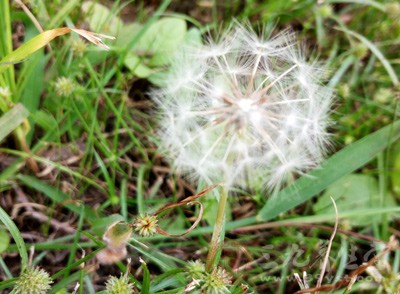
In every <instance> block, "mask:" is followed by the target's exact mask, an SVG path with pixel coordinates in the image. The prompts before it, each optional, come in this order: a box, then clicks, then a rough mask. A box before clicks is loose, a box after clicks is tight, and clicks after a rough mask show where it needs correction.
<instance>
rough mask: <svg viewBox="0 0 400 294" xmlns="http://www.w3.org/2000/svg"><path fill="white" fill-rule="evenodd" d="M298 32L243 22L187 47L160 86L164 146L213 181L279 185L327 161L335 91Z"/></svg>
mask: <svg viewBox="0 0 400 294" xmlns="http://www.w3.org/2000/svg"><path fill="white" fill-rule="evenodd" d="M323 74H324V70H323V69H322V68H321V65H320V64H318V63H316V62H313V63H308V62H307V61H306V58H305V56H304V54H303V50H302V47H301V46H299V45H298V44H297V43H296V40H295V35H294V34H293V33H292V32H290V31H284V32H282V33H280V34H278V35H276V36H274V37H271V36H270V35H269V34H264V35H263V36H259V35H257V34H256V33H254V32H253V31H251V30H248V29H247V28H245V27H243V26H238V27H237V28H233V29H230V30H229V31H228V32H227V33H225V34H224V35H223V36H222V37H221V38H220V39H219V40H218V41H212V40H209V41H208V42H207V44H206V45H203V46H201V47H200V48H199V47H190V46H188V47H186V48H183V49H182V50H181V52H180V53H179V55H178V56H176V58H175V59H174V60H173V61H172V65H171V68H170V70H169V72H168V73H167V74H166V77H165V79H164V82H165V85H164V87H163V88H161V89H158V90H154V91H153V93H152V97H153V99H154V101H155V102H156V104H157V106H158V108H159V113H160V116H161V119H160V130H159V134H160V137H161V140H160V142H161V149H162V150H164V151H166V153H167V154H169V156H170V158H171V160H172V162H173V164H174V165H175V166H176V168H177V169H178V170H179V171H181V172H183V173H184V174H188V175H189V176H191V177H192V178H195V179H201V180H203V181H205V182H206V183H208V184H214V183H216V182H224V183H225V185H227V187H228V188H229V187H233V186H237V187H250V188H252V187H257V186H258V185H262V186H264V187H265V186H267V187H268V188H270V189H272V188H279V187H280V186H281V185H282V184H283V183H285V182H287V181H288V180H290V179H292V178H293V176H294V175H296V174H302V173H303V172H304V171H305V170H307V169H310V168H312V167H315V166H316V165H318V163H320V161H321V160H322V158H323V157H324V155H325V152H326V146H327V145H328V143H329V134H328V133H327V131H326V129H327V127H328V126H329V124H330V121H329V117H328V115H329V110H330V107H331V103H332V97H333V95H332V91H331V90H330V89H329V88H327V87H325V86H323V85H322V84H321V81H320V79H321V77H322V76H323Z"/></svg>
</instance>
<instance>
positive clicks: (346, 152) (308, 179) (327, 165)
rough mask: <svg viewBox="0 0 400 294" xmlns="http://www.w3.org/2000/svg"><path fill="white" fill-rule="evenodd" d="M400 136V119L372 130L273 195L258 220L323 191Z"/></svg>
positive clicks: (268, 217)
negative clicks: (374, 130)
mask: <svg viewBox="0 0 400 294" xmlns="http://www.w3.org/2000/svg"><path fill="white" fill-rule="evenodd" d="M399 137H400V121H397V122H395V123H394V124H392V125H389V126H387V127H384V128H383V129H381V130H379V131H376V132H375V133H372V134H370V135H368V136H366V137H364V138H362V139H360V140H358V141H357V142H355V143H353V144H351V145H350V146H347V147H346V148H344V149H343V150H341V151H339V152H337V153H336V154H334V155H333V156H331V157H330V158H329V159H327V160H326V161H325V162H324V164H323V165H322V166H321V167H320V168H318V169H316V170H313V171H312V172H311V173H310V174H309V175H307V176H303V177H301V178H300V179H298V180H297V181H296V182H294V183H293V184H292V185H290V186H289V187H287V188H285V189H283V190H282V191H280V192H279V193H278V195H276V197H274V198H272V199H270V200H269V201H268V202H267V203H266V204H265V205H264V207H263V208H262V209H261V210H260V212H259V214H258V215H257V220H258V221H268V220H270V219H272V218H274V217H276V216H278V215H279V214H281V213H283V212H286V211H288V210H289V209H291V208H293V207H295V206H297V205H299V204H301V203H303V202H305V201H307V200H308V199H310V198H311V197H313V196H315V195H317V194H318V193H320V192H322V191H323V190H324V189H325V188H326V187H328V186H329V185H330V184H332V183H334V182H335V181H336V180H338V179H340V178H341V177H343V176H345V175H347V174H349V173H351V172H353V171H355V170H356V169H358V168H360V167H362V166H364V165H365V164H366V163H368V162H369V161H371V160H372V159H373V158H374V157H375V156H376V155H377V154H378V153H379V152H382V150H384V149H385V148H387V147H388V146H389V144H390V143H392V142H394V141H395V140H397V139H398V138H399Z"/></svg>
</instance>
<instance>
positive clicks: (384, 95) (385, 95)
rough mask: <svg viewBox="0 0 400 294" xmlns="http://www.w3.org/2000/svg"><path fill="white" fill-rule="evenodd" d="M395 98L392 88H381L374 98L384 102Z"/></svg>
mask: <svg viewBox="0 0 400 294" xmlns="http://www.w3.org/2000/svg"><path fill="white" fill-rule="evenodd" d="M393 99H394V95H393V93H392V90H391V89H387V88H379V89H378V91H376V93H375V95H374V100H375V101H376V102H379V103H382V104H386V103H388V102H391V100H393Z"/></svg>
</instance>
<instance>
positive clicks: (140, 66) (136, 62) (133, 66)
mask: <svg viewBox="0 0 400 294" xmlns="http://www.w3.org/2000/svg"><path fill="white" fill-rule="evenodd" d="M143 61H144V58H141V57H139V56H137V55H135V54H134V53H132V52H130V53H128V55H127V56H126V59H125V66H126V67H127V68H129V70H130V71H131V72H133V73H134V74H135V75H136V76H138V77H139V78H147V77H148V76H150V75H151V74H152V73H153V72H154V71H153V70H152V69H151V68H149V67H148V66H146V65H145V64H144V62H143Z"/></svg>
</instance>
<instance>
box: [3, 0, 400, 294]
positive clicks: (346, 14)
mask: <svg viewBox="0 0 400 294" xmlns="http://www.w3.org/2000/svg"><path fill="white" fill-rule="evenodd" d="M33 2H34V4H32V6H28V8H29V9H30V10H31V12H32V13H33V15H34V16H35V17H36V19H37V21H38V22H39V23H40V24H41V25H42V26H43V28H44V30H49V29H53V28H57V27H63V26H68V27H74V26H76V27H77V28H81V27H82V28H87V29H90V30H91V31H94V32H96V33H104V34H110V35H115V36H116V37H117V40H116V41H106V42H107V44H108V45H109V46H110V47H111V50H110V51H104V50H101V49H99V48H97V47H96V46H94V45H92V44H89V43H86V44H85V46H84V47H83V49H82V51H79V48H80V47H79V46H78V45H79V44H80V43H79V37H78V36H76V35H65V36H62V37H60V38H58V39H55V40H54V41H52V42H51V50H49V49H48V48H47V49H41V50H39V51H38V52H37V53H35V54H33V55H31V56H29V57H28V58H27V59H26V60H25V59H24V60H23V62H22V63H18V64H15V65H13V66H10V64H7V66H8V67H7V69H4V70H3V72H2V73H0V87H1V88H2V89H4V88H6V87H8V89H9V90H10V92H11V93H12V95H11V96H7V97H6V95H3V96H2V93H3V92H1V91H0V141H1V146H0V205H1V208H0V220H1V223H0V233H1V232H7V234H8V236H9V239H10V240H11V241H10V245H9V246H8V247H7V249H6V250H5V251H4V252H0V253H1V258H0V291H3V290H6V289H8V290H11V289H12V287H13V285H14V283H15V282H16V280H17V278H18V277H19V275H20V273H21V271H23V269H24V268H26V267H27V266H29V263H31V262H32V265H35V266H36V265H37V266H40V267H43V268H44V269H45V270H47V271H48V272H49V273H50V274H51V276H52V278H53V279H54V284H53V288H52V290H51V291H50V293H64V292H57V291H67V292H68V293H72V292H73V289H74V287H75V286H76V284H77V283H79V284H80V285H81V286H80V288H79V290H78V293H101V291H105V281H106V280H107V279H108V277H109V276H110V275H113V276H117V277H119V276H120V273H121V272H122V273H126V272H127V268H126V265H127V262H126V259H123V260H122V261H119V262H117V263H116V264H113V265H107V266H104V265H98V264H97V261H96V258H95V255H96V254H97V253H98V252H100V251H101V250H102V249H103V247H104V246H106V245H107V243H106V242H104V241H103V240H102V239H101V238H102V235H103V234H104V232H105V231H106V229H107V228H108V227H109V226H110V225H111V224H113V223H114V222H116V221H127V222H131V221H132V220H133V219H134V218H135V217H136V216H138V215H144V214H146V213H153V212H155V211H157V210H158V209H159V208H161V207H162V206H164V205H166V204H169V203H174V202H178V201H179V200H182V199H183V198H184V197H187V196H190V195H193V194H194V193H195V192H196V191H200V190H201V189H202V188H204V187H201V185H199V186H197V185H194V184H193V183H191V182H189V181H188V180H187V179H186V178H185V177H182V176H180V175H178V174H175V173H174V170H173V169H172V168H171V167H169V166H168V165H167V163H166V161H165V160H164V159H163V157H162V155H161V154H159V152H158V151H157V140H158V138H157V136H156V135H155V132H156V130H155V129H154V126H155V122H156V121H155V120H156V119H155V117H154V115H153V113H154V112H153V106H152V105H151V102H150V100H149V98H148V96H147V95H148V92H149V90H150V89H151V87H156V86H157V84H158V81H159V80H157V78H158V79H159V76H158V77H157V73H159V72H162V71H163V70H165V69H166V67H167V66H168V61H163V62H165V63H161V64H157V63H156V61H155V60H156V59H158V60H160V59H163V58H164V59H165V60H168V58H169V56H168V55H169V54H171V55H172V54H173V52H169V53H168V52H167V53H166V52H162V51H160V52H155V53H153V54H154V55H151V54H149V55H146V54H143V52H139V51H140V50H139V49H140V48H143V46H145V45H146V42H145V41H146V40H150V39H152V38H153V37H154V35H155V36H156V37H157V32H154V29H152V26H154V25H155V24H157V21H159V20H160V19H164V18H166V17H171V18H173V19H172V21H171V23H169V24H168V23H167V25H171V26H172V29H171V31H170V33H171V36H170V39H172V40H174V38H175V39H176V40H178V39H180V38H182V36H181V35H177V33H176V31H174V29H173V28H174V26H177V25H178V24H179V23H180V22H179V21H182V20H183V21H185V23H186V27H187V29H189V28H190V29H192V30H193V31H192V38H196V37H193V36H198V35H200V34H201V35H202V36H205V34H207V32H209V33H211V34H212V35H215V34H217V32H218V31H219V30H221V29H222V28H223V27H225V26H228V25H229V24H230V22H231V21H232V19H233V18H235V19H236V20H238V21H239V22H250V23H251V24H252V25H253V26H254V27H255V29H256V30H261V29H262V27H263V26H264V25H274V26H275V27H276V31H279V30H280V29H283V28H286V27H289V26H291V27H293V29H294V30H296V31H298V35H299V38H300V39H301V40H302V41H303V42H305V44H306V47H307V49H308V53H309V55H310V56H312V57H318V59H319V60H320V61H321V62H324V63H326V64H327V67H328V68H329V71H328V72H327V73H326V80H327V82H326V83H327V84H329V85H330V86H331V87H333V88H334V89H335V91H336V93H337V98H336V102H335V105H334V109H333V114H332V119H333V120H334V122H335V124H334V127H333V128H332V130H331V131H332V133H333V141H334V144H333V147H332V148H331V150H330V157H329V158H328V159H327V160H326V161H325V162H324V163H323V164H322V168H321V169H317V170H315V171H311V172H310V174H311V175H312V177H308V176H304V177H301V178H299V179H297V180H296V181H294V182H293V183H292V184H291V185H289V186H288V187H286V188H284V189H283V190H281V191H280V192H279V193H277V194H276V195H275V196H273V197H271V195H266V194H267V193H266V192H265V191H235V193H234V194H235V196H234V197H231V198H230V199H229V201H230V203H229V206H230V210H229V212H230V213H229V216H228V218H227V221H226V224H225V229H226V239H225V246H224V250H223V251H222V254H221V261H220V265H221V266H222V267H224V268H225V270H226V271H227V272H228V273H229V274H230V275H232V276H233V281H232V282H233V284H234V286H233V287H232V291H233V292H232V293H245V292H241V290H240V285H241V283H243V284H245V285H246V286H247V287H248V288H249V289H250V290H249V291H250V292H251V291H253V292H254V293H293V292H295V291H297V290H299V286H298V285H297V283H296V281H295V280H294V279H293V274H294V273H295V272H297V273H299V274H300V276H302V274H301V273H302V272H303V271H306V272H307V274H308V276H309V284H310V286H311V287H312V286H314V285H315V284H316V281H317V278H316V275H317V274H318V273H319V271H320V260H322V259H323V254H324V249H325V248H326V244H327V240H329V237H330V234H331V231H330V230H326V229H324V228H322V227H320V226H319V225H322V224H324V225H326V226H331V227H332V226H333V221H334V219H335V216H334V215H333V214H331V213H328V212H324V213H322V214H321V213H319V214H318V213H317V212H316V209H315V205H316V203H317V201H318V199H321V198H322V196H321V194H322V193H323V192H324V191H325V190H326V189H327V188H328V189H329V187H332V186H335V185H338V184H337V182H336V181H337V180H338V179H340V178H342V177H345V176H348V175H349V174H354V173H357V174H362V175H365V176H368V177H369V179H371V181H372V182H373V183H374V185H376V187H377V191H378V193H379V195H378V198H379V201H380V202H379V203H380V205H375V204H372V202H371V203H370V206H367V207H364V206H363V207H350V208H349V210H346V211H342V212H341V211H340V210H339V217H340V223H339V227H340V228H341V229H342V230H343V231H345V232H347V233H346V234H345V233H344V232H338V233H337V235H336V238H335V239H334V242H333V245H332V251H331V254H330V256H331V258H330V264H329V269H330V270H329V271H328V273H327V274H326V277H327V279H326V280H324V283H323V284H331V283H333V282H337V281H339V280H340V278H341V277H343V276H345V275H346V274H349V273H350V272H351V271H352V270H354V269H355V268H356V267H357V266H358V265H360V264H361V263H362V262H366V261H367V260H368V259H370V258H372V256H373V255H375V254H377V253H379V252H380V251H381V250H382V249H383V247H384V243H382V242H373V241H371V240H372V239H371V238H375V239H377V240H381V241H384V242H387V241H388V240H389V237H390V235H391V234H393V233H398V230H397V229H396V228H398V225H399V215H400V211H399V209H400V208H399V206H398V202H399V200H400V197H399V195H398V194H396V193H398V191H397V190H396V187H398V186H399V185H400V183H399V174H398V173H399V171H398V170H396V167H397V166H398V165H399V163H397V162H399V160H400V152H399V151H400V144H399V143H398V137H399V122H398V107H397V103H398V102H397V99H398V97H399V90H400V88H399V73H400V60H399V55H398V52H399V48H400V39H399V36H400V24H399V18H400V6H399V5H397V4H396V3H395V2H390V1H380V2H377V1H366V0H364V1H362V0H360V1H355V0H354V1H333V0H332V1H324V3H325V4H322V5H318V4H316V1H308V0H305V1H278V0H276V1H256V0H251V1H239V0H233V1H197V2H193V4H190V5H184V2H185V1H176V0H172V1H171V0H170V1H166V0H164V1H152V3H153V4H149V3H148V1H139V0H138V1H102V3H107V4H110V5H107V6H108V7H109V10H108V12H107V10H105V11H106V13H105V14H104V15H101V14H100V12H99V10H96V13H97V15H96V14H95V15H94V16H89V14H87V13H85V12H83V11H82V9H80V8H81V7H82V1H79V0H74V1H59V0H52V1H33ZM154 3H158V4H154ZM396 5H397V6H396ZM89 11H90V10H89ZM121 15H123V17H120V16H121ZM96 17H97V18H100V19H101V23H103V24H106V25H100V26H99V27H87V26H88V25H90V24H93V23H95V20H96ZM121 18H123V19H124V21H125V25H123V26H122V27H121V26H118V23H120V22H121ZM104 19H106V21H104ZM177 20H179V21H177ZM132 22H135V23H136V24H140V25H137V26H135V27H133V26H128V23H132ZM18 25H19V26H21V25H23V27H24V33H23V34H22V36H20V37H21V38H23V39H24V40H23V41H24V42H26V41H28V40H29V39H31V38H33V37H34V36H36V35H38V34H39V31H38V30H37V29H36V28H35V26H34V24H33V22H32V20H31V19H30V18H29V17H28V16H27V15H26V14H25V13H24V12H23V11H22V10H21V9H18V8H17V7H16V6H14V5H12V6H11V7H9V1H7V0H0V29H1V30H2V34H1V35H0V59H2V58H3V57H4V56H6V55H8V54H10V53H11V52H12V49H13V47H12V40H13V39H12V36H13V34H14V37H15V36H16V35H15V30H16V29H15V28H16V27H18ZM3 32H4V33H3ZM174 34H175V35H174ZM14 40H15V38H14ZM148 42H149V41H148ZM172 43H174V42H172ZM175 43H176V44H175ZM175 43H174V44H172V45H171V44H169V45H168V46H171V48H172V49H171V51H179V48H180V46H183V44H181V43H179V42H175ZM21 44H22V43H18V44H14V45H18V46H20V45H21ZM77 44H78V45H77ZM143 44H144V45H143ZM147 45H148V44H147ZM165 46H167V45H165ZM150 53H151V52H150ZM163 54H164V55H165V56H164V55H163ZM132 56H134V57H133V58H134V59H131V60H134V63H133V64H132V63H128V62H127V60H129V58H132ZM128 65H129V66H128ZM0 66H1V65H0ZM148 71H150V72H151V74H150V75H148V74H146V73H147V72H148ZM62 77H64V78H66V79H67V81H68V83H70V86H71V88H70V90H68V89H67V90H66V89H64V88H61V86H60V80H61V78H62ZM32 162H34V163H36V165H37V166H38V170H37V171H35V169H34V165H32ZM353 184H354V185H357V183H353ZM374 187H375V186H374ZM360 191H362V190H360ZM217 193H218V191H214V192H212V193H210V195H208V196H204V197H201V198H199V199H198V200H199V201H201V202H202V203H203V204H204V206H205V213H204V216H203V221H202V222H201V223H200V225H199V226H198V227H197V228H196V229H194V230H193V231H191V232H190V233H189V234H188V235H187V236H185V237H183V238H171V237H166V236H163V235H155V236H152V237H140V236H138V235H137V234H133V235H132V238H131V239H130V240H129V242H128V244H127V248H128V257H130V258H131V259H132V266H131V269H130V271H129V272H128V275H129V279H130V281H131V282H132V283H134V284H135V287H136V288H137V289H139V292H140V293H178V292H179V291H183V289H184V288H185V287H186V286H187V284H189V283H190V282H191V279H188V274H187V269H186V267H187V263H188V262H189V261H191V260H195V259H200V260H203V261H205V259H206V256H207V250H208V246H209V241H210V238H211V233H212V222H211V221H210V219H212V215H213V214H215V211H216V210H215V206H216V205H215V199H214V198H215V197H214V196H215V195H216V194H217ZM360 193H361V192H360ZM323 196H324V195H323ZM332 196H335V195H332ZM339 196H340V195H339ZM363 197H364V196H363V195H354V198H357V199H364V198H363ZM367 203H368V202H367ZM341 205H343V207H346V203H341ZM349 205H353V204H348V206H349ZM17 208H18V209H19V213H18V214H15V210H16V209H17ZM13 213H14V214H13ZM198 213H199V209H198V207H196V206H191V207H178V208H175V209H173V210H171V211H170V212H169V213H167V214H165V215H163V216H162V217H161V218H160V221H159V224H160V227H161V228H162V229H163V230H166V231H168V232H169V233H178V234H179V233H182V232H184V231H185V230H186V229H187V228H188V227H190V225H191V224H192V222H193V220H194V219H195V218H196V217H197V215H198ZM360 215H363V216H369V217H370V218H371V222H370V223H369V224H365V225H358V223H357V222H356V220H357V218H359V216H360ZM355 223H357V225H354V224H355ZM256 225H259V226H256ZM241 229H242V231H241ZM72 232H73V233H72ZM32 246H33V247H34V254H33V259H32V261H30V259H29V257H28V251H29V249H30V248H31V247H32ZM17 255H18V256H17ZM139 257H140V258H141V259H142V260H143V261H139ZM57 258H59V259H57ZM383 263H387V268H388V270H386V271H385V270H383V269H382V268H383V265H382V264H383ZM382 264H379V265H376V268H377V270H378V271H380V272H381V273H382V274H383V275H384V277H385V280H384V282H382V283H381V284H379V283H377V284H375V287H376V288H377V287H380V288H379V290H378V291H381V292H380V293H394V292H395V291H396V290H395V289H397V290H398V289H399V287H400V286H399V283H398V281H397V280H396V278H395V275H396V274H398V271H399V266H400V251H399V250H398V249H397V250H396V251H395V252H394V253H392V254H390V255H389V256H388V258H387V259H385V260H382ZM95 269H96V270H95ZM360 277H362V278H361V279H360V281H358V282H356V283H355V285H354V286H353V288H352V290H351V291H350V292H352V293H376V291H377V290H376V288H375V289H371V290H363V291H364V292H361V290H360V289H361V288H362V287H363V286H365V285H367V284H366V281H367V279H368V278H370V276H369V275H368V274H367V273H362V274H361V276H360ZM328 278H329V279H328ZM8 290H7V291H8ZM391 291H392V292H391ZM335 293H343V290H342V291H337V292H335Z"/></svg>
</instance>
